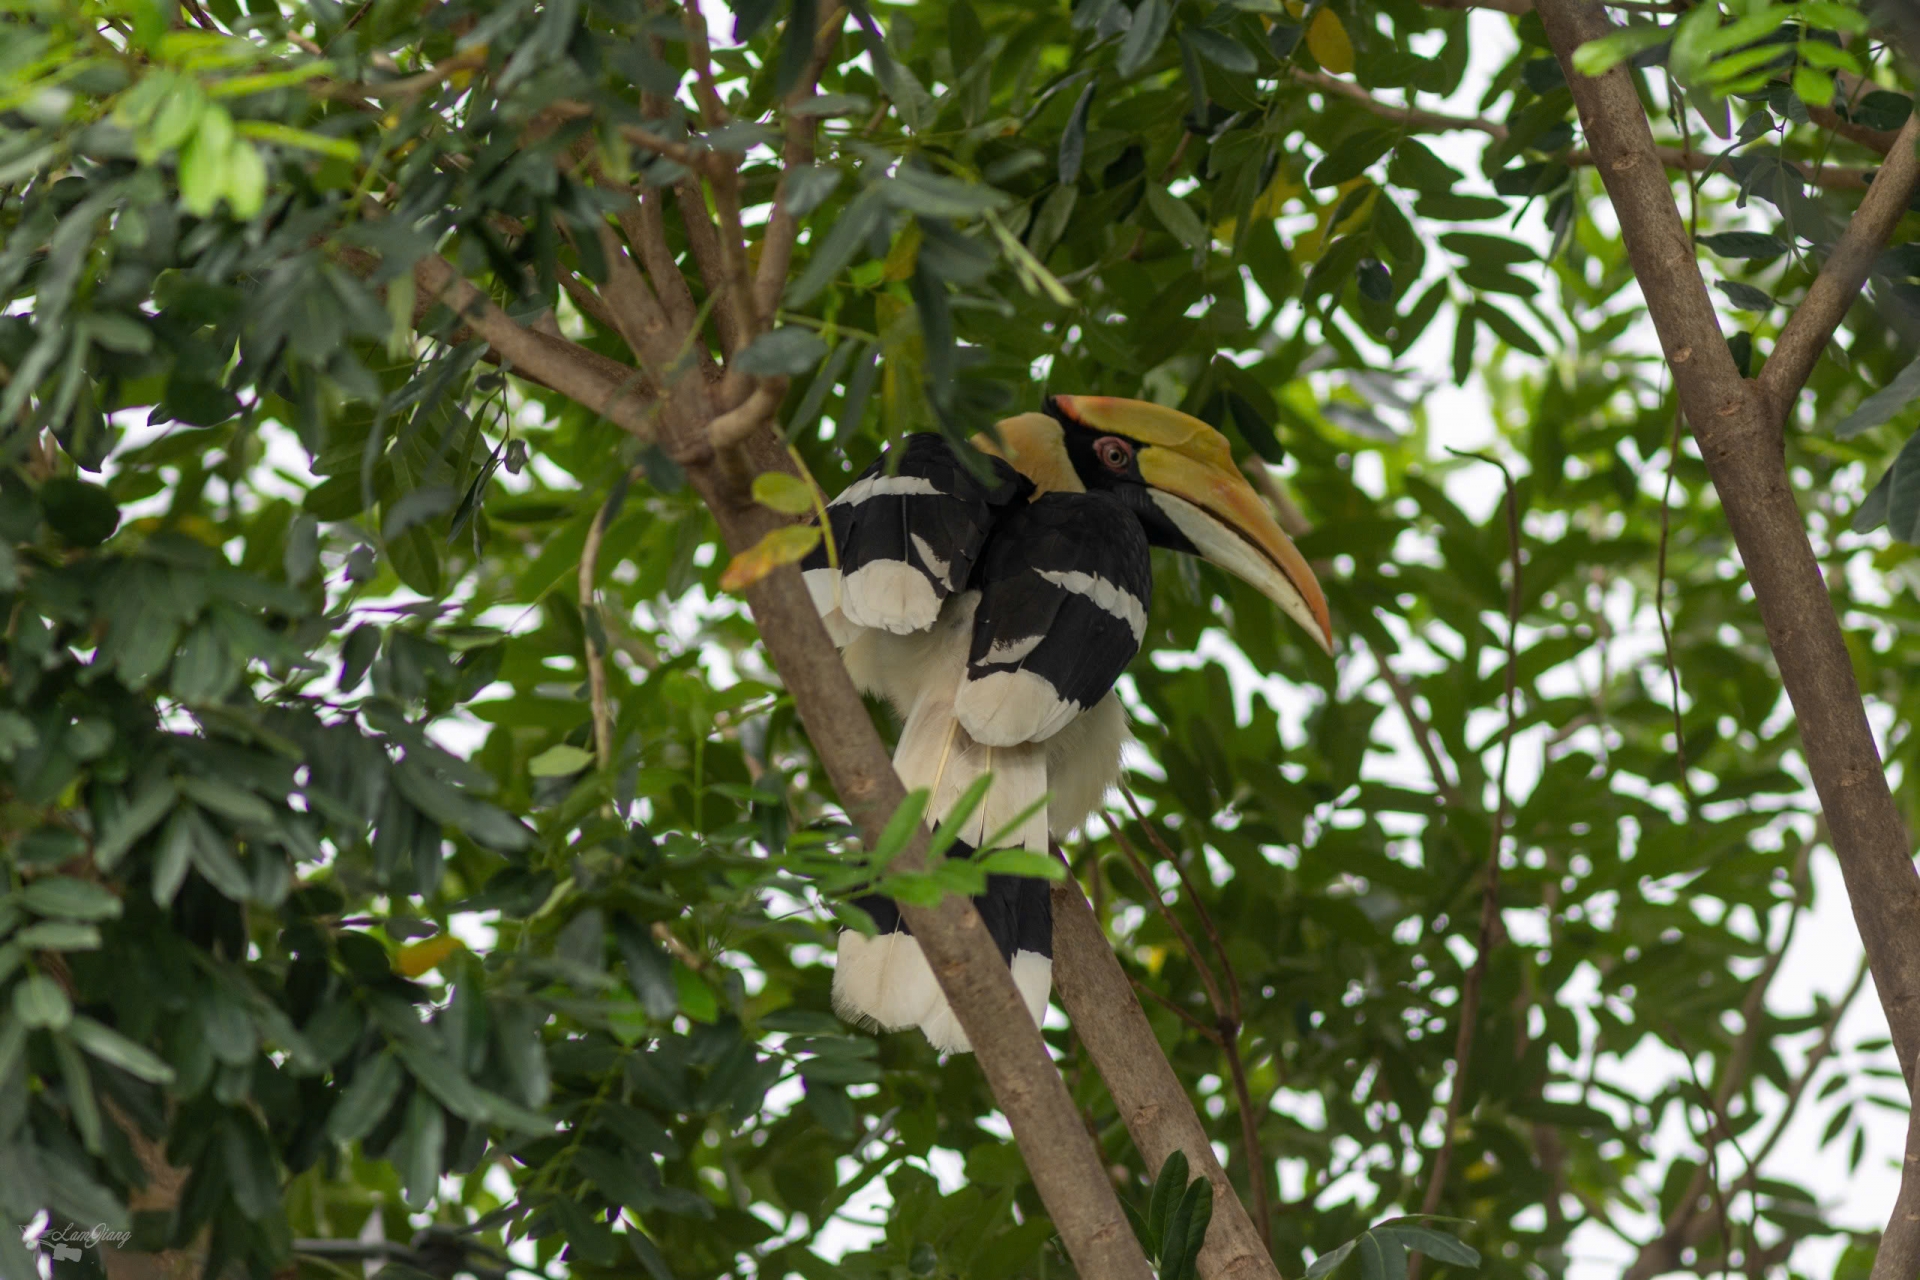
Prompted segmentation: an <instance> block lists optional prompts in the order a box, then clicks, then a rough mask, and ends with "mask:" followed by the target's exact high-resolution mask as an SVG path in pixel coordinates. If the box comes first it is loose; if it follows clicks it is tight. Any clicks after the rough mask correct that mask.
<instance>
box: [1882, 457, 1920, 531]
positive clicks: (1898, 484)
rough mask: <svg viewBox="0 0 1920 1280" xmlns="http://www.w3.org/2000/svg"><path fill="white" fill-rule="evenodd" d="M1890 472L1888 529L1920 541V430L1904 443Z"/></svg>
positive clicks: (1888, 484)
mask: <svg viewBox="0 0 1920 1280" xmlns="http://www.w3.org/2000/svg"><path fill="white" fill-rule="evenodd" d="M1888 475H1889V477H1890V478H1889V479H1888V481H1887V529H1888V531H1889V532H1891V533H1892V534H1893V536H1894V537H1896V538H1898V539H1900V541H1902V542H1911V543H1920V433H1915V435H1914V436H1913V437H1912V438H1911V439H1909V440H1908V441H1907V443H1906V444H1905V445H1903V446H1901V449H1900V453H1899V455H1898V456H1896V457H1895V458H1894V460H1893V466H1892V467H1891V468H1890V469H1889V470H1888Z"/></svg>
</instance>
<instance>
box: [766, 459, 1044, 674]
mask: <svg viewBox="0 0 1920 1280" xmlns="http://www.w3.org/2000/svg"><path fill="white" fill-rule="evenodd" d="M985 461H986V462H987V463H988V465H989V466H990V467H991V478H990V479H984V480H983V479H982V478H980V477H979V476H976V475H975V474H974V473H973V472H971V471H969V470H968V469H967V467H966V465H965V464H964V463H962V462H961V461H960V459H959V457H958V456H956V455H955V453H954V450H953V446H952V445H951V444H949V443H948V442H947V441H946V440H945V439H944V438H942V437H940V436H937V435H933V434H929V433H921V434H916V435H910V436H908V437H906V439H905V440H903V441H901V443H900V444H898V445H895V446H894V447H893V448H891V449H889V450H888V451H887V452H886V453H884V454H882V455H881V456H880V458H879V459H878V460H877V461H875V462H874V464H873V465H872V466H871V467H868V468H867V469H866V471H864V472H862V473H861V475H860V477H859V479H857V480H855V481H854V482H853V483H852V484H850V485H848V486H847V487H846V489H845V490H844V491H842V492H841V494H840V496H838V497H837V498H835V499H834V500H833V501H832V502H830V503H828V504H827V518H828V521H829V524H830V527H831V529H832V532H833V539H834V546H835V548H836V549H837V551H838V553H839V558H840V568H839V572H838V573H837V574H836V573H835V572H834V571H833V570H831V569H829V568H828V566H827V558H826V549H825V546H824V545H822V546H820V547H816V548H815V549H814V550H813V552H812V553H811V554H810V555H809V556H808V557H807V558H806V559H805V560H803V561H802V562H801V568H802V569H803V570H805V571H806V575H807V585H808V587H809V588H810V589H811V590H812V591H813V594H814V600H815V603H817V604H819V605H820V606H821V609H820V611H821V613H822V614H823V615H825V616H827V617H828V619H829V621H830V623H831V621H832V620H833V610H834V609H836V608H837V609H838V610H839V615H840V618H841V619H844V622H845V624H846V625H847V627H848V628H859V627H877V628H879V629H880V630H883V631H891V632H894V633H895V634H900V635H904V634H906V633H908V632H913V631H924V630H925V629H926V628H928V627H930V626H932V625H933V623H934V619H935V618H937V617H939V615H940V606H941V604H943V603H944V602H945V601H946V599H947V597H948V596H950V595H952V594H953V593H954V592H956V591H960V590H963V589H964V588H965V587H966V585H967V580H968V579H969V578H970V577H971V576H972V574H973V566H974V562H975V561H976V560H977V559H978V558H979V555H980V549H981V547H982V546H984V545H985V543H986V541H987V536H988V534H989V533H991V532H992V530H993V527H994V525H995V523H996V521H997V520H998V519H999V517H1000V514H1001V511H1002V510H1003V509H1004V508H1006V507H1007V506H1009V505H1010V504H1014V503H1016V502H1018V501H1019V499H1021V498H1023V497H1025V496H1026V494H1027V493H1028V492H1030V491H1031V485H1030V484H1029V483H1028V482H1027V481H1026V480H1025V479H1024V478H1023V477H1022V476H1021V475H1020V473H1019V472H1017V471H1015V470H1014V469H1013V468H1012V467H1010V466H1008V465H1007V464H1006V463H1005V462H1003V461H1001V460H1000V459H998V458H986V459H985ZM835 639H836V640H837V641H839V642H840V643H841V644H843V645H844V644H845V643H846V640H845V638H843V636H841V635H836V636H835Z"/></svg>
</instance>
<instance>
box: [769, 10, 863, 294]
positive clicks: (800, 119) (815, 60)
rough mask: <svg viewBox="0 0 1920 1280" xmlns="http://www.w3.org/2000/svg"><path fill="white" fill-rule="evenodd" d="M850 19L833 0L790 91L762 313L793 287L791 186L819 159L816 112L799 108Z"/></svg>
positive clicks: (796, 228)
mask: <svg viewBox="0 0 1920 1280" xmlns="http://www.w3.org/2000/svg"><path fill="white" fill-rule="evenodd" d="M846 21H847V10H846V6H845V5H842V4H840V3H839V0H828V3H827V12H826V16H825V19H824V20H823V21H822V22H821V23H820V27H819V29H818V31H816V32H815V33H814V38H813V57H812V59H811V60H810V61H809V62H808V63H807V69H806V72H805V74H803V75H802V76H801V77H800V79H799V81H798V82H797V83H796V84H795V85H794V86H793V89H792V91H791V92H790V93H788V94H787V100H786V122H785V135H786V136H785V145H784V147H783V149H782V151H781V155H780V183H779V185H778V186H777V187H775V188H774V192H773V212H772V213H771V214H769V215H768V217H767V227H766V230H765V231H764V232H762V233H761V236H760V265H759V268H758V270H757V271H756V273H755V275H754V280H753V299H754V309H755V311H757V312H758V313H759V314H760V315H762V316H771V315H773V311H774V308H775V307H776V306H778V305H779V303H780V293H781V291H782V290H784V289H785V288H786V287H787V273H788V271H789V269H790V268H791V267H792V265H793V244H794V241H795V240H796V239H797V238H798V237H799V234H800V223H799V220H798V219H797V218H795V217H794V216H793V213H792V211H791V210H790V209H788V207H787V190H788V187H789V186H790V184H791V182H792V179H793V173H794V171H795V170H796V169H799V168H801V167H802V166H805V165H811V164H812V163H813V156H814V137H815V131H816V130H817V129H818V127H819V123H818V121H817V120H816V119H815V118H814V117H813V116H810V115H803V114H801V113H800V112H799V111H797V110H796V108H797V107H799V106H800V104H801V103H803V102H805V101H806V100H807V99H808V98H809V97H811V96H812V95H813V90H814V86H815V85H817V84H818V83H819V82H820V72H821V71H822V69H824V68H825V67H826V65H827V59H828V58H829V57H831V56H832V55H833V48H834V46H835V45H836V44H838V43H839V41H840V32H841V29H842V28H843V27H844V26H845V25H846Z"/></svg>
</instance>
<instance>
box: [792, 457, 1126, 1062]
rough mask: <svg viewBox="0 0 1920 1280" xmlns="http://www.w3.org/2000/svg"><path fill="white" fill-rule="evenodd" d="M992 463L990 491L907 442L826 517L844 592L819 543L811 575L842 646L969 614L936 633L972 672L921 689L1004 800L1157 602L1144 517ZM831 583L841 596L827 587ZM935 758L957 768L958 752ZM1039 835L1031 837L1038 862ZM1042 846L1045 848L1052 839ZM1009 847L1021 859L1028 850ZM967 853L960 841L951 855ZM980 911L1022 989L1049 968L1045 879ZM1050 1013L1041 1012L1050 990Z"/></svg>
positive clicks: (1017, 882) (887, 927)
mask: <svg viewBox="0 0 1920 1280" xmlns="http://www.w3.org/2000/svg"><path fill="white" fill-rule="evenodd" d="M986 462H987V464H988V466H989V468H990V473H989V475H988V476H987V477H985V478H982V477H981V476H980V475H979V474H977V473H976V472H975V471H973V470H969V469H968V467H967V466H966V465H965V464H963V463H962V462H961V461H960V459H959V458H958V457H957V456H956V454H955V453H954V450H953V446H952V445H950V444H949V443H948V442H947V441H946V440H944V439H942V438H941V437H939V436H936V435H913V436H908V437H907V438H906V439H905V440H904V441H902V442H901V443H900V444H898V445H896V446H894V448H893V449H892V450H891V451H890V452H889V453H888V454H887V455H883V456H882V457H881V458H880V459H879V460H877V461H876V462H875V463H874V464H873V465H872V466H870V467H869V468H868V469H867V470H866V471H865V472H863V473H862V474H861V475H860V476H859V477H858V478H856V479H855V480H854V481H853V482H852V483H851V484H849V485H848V486H847V487H846V489H845V490H844V491H843V492H842V493H841V494H840V495H839V496H838V497H836V498H835V499H834V501H833V502H832V503H830V504H829V506H828V509H827V510H828V517H829V520H830V527H831V532H832V536H833V539H834V545H835V548H836V551H837V554H838V557H839V566H840V568H839V574H838V576H837V578H835V577H834V576H833V575H832V574H830V573H827V572H825V571H826V570H827V568H828V565H827V558H826V553H825V548H824V545H823V546H822V547H820V548H816V549H815V551H814V552H813V554H812V555H810V556H809V557H808V558H807V559H806V560H805V561H803V563H802V568H803V569H805V570H807V571H808V575H809V583H810V585H813V586H814V587H815V588H816V593H817V598H818V599H819V600H820V602H821V605H822V612H823V614H827V615H828V616H829V619H830V625H832V624H833V622H834V621H835V620H836V615H838V616H837V621H838V622H839V630H838V631H837V633H836V640H838V641H839V642H840V643H841V644H842V645H843V647H844V646H846V645H848V644H849V643H853V641H852V640H850V639H849V638H848V637H850V636H851V635H853V634H855V633H856V632H857V631H858V630H859V629H862V628H866V629H872V631H873V632H874V633H878V632H886V633H891V634H892V635H896V636H902V637H905V636H911V635H916V634H920V633H929V632H931V631H932V630H935V629H937V628H936V616H937V615H939V616H945V615H941V611H942V610H943V609H949V610H950V609H962V610H967V611H970V613H964V614H961V615H955V616H954V617H953V619H952V621H951V622H946V621H941V622H939V623H938V627H942V628H944V627H948V626H951V625H967V626H969V629H970V635H968V636H967V637H966V638H965V649H964V652H965V658H964V665H965V670H964V671H960V670H954V671H951V672H934V671H929V672H927V673H925V685H924V686H918V685H916V687H932V686H935V685H941V684H942V681H943V680H944V682H945V684H944V687H946V688H948V689H951V690H953V692H952V693H951V694H949V695H948V696H949V697H950V698H951V703H950V709H949V710H947V711H945V712H943V714H944V715H945V717H946V719H947V721H948V722H957V726H958V730H957V731H962V736H963V737H964V738H966V739H967V740H969V741H971V742H973V743H975V744H978V745H976V747H975V748H974V750H975V752H976V753H977V752H978V751H979V750H980V749H981V748H982V747H984V748H987V749H988V751H987V757H986V758H987V759H988V760H989V761H990V762H991V763H990V764H989V765H988V766H987V767H989V768H991V769H993V770H994V771H995V777H996V784H995V785H996V787H1000V786H1001V785H1002V783H1003V782H1004V783H1005V784H1006V785H1008V786H1009V787H1011V786H1014V785H1017V779H1015V778H1014V776H1013V775H1012V774H1011V773H1010V772H1009V770H1011V769H1014V768H1015V767H1016V766H1017V762H1018V760H1019V759H1020V758H1031V759H1033V760H1034V765H1033V766H1029V767H1040V768H1041V772H1040V774H1039V775H1038V782H1037V785H1038V786H1039V787H1040V788H1042V789H1044V788H1045V787H1046V785H1047V783H1046V780H1045V772H1044V767H1043V766H1040V765H1039V761H1040V757H1038V756H1033V755H1032V753H1033V752H1036V751H1039V752H1042V753H1044V750H1045V748H1044V745H1043V744H1044V743H1046V742H1047V741H1048V740H1049V739H1052V738H1053V736H1054V735H1055V734H1058V733H1059V732H1060V731H1061V730H1062V729H1063V728H1064V727H1065V726H1066V725H1068V724H1069V723H1071V722H1072V721H1074V720H1075V719H1077V718H1078V717H1080V716H1081V715H1082V714H1083V713H1084V712H1086V711H1087V709H1088V708H1091V707H1093V706H1094V705H1095V704H1097V703H1099V702H1101V700H1102V699H1104V698H1106V696H1107V694H1108V693H1109V691H1110V690H1111V689H1112V687H1113V684H1114V682H1115V681H1116V680H1117V679H1118V678H1119V677H1120V675H1121V673H1122V672H1123V671H1124V670H1125V669H1126V666H1127V663H1128V662H1130V661H1131V660H1132V658H1133V656H1134V654H1135V653H1137V652H1138V651H1139V647H1140V643H1141V640H1142V638H1143V635H1144V632H1145V629H1146V614H1147V609H1148V608H1149V606H1150V604H1151V601H1152V590H1153V574H1152V562H1151V558H1150V551H1149V546H1148V538H1147V533H1146V530H1145V529H1144V528H1143V526H1142V522H1141V520H1140V519H1139V517H1138V516H1137V514H1136V513H1135V512H1134V511H1133V510H1132V508H1131V507H1130V506H1129V505H1128V504H1127V503H1126V502H1124V501H1122V500H1121V498H1119V497H1117V496H1116V495H1115V494H1113V493H1111V492H1105V491H1093V492H1085V491H1082V492H1057V491H1056V492H1047V493H1041V494H1038V496H1036V495H1035V486H1034V484H1033V482H1032V481H1030V480H1029V479H1028V478H1027V477H1025V476H1023V475H1022V474H1020V473H1019V472H1018V471H1016V470H1014V469H1013V468H1012V467H1011V466H1009V465H1008V464H1007V463H1006V462H1004V461H1002V460H1000V459H998V458H987V459H986ZM829 582H830V583H831V594H828V590H827V588H826V586H824V585H823V584H826V583H829ZM929 588H930V590H929ZM849 624H851V625H849ZM896 643H897V642H896ZM929 652H931V650H930V651H929ZM941 652H942V657H941V659H940V660H950V661H951V662H952V663H953V664H954V665H955V667H956V668H957V667H958V666H959V665H960V664H961V662H962V658H961V651H960V650H959V649H958V648H956V649H954V650H953V651H952V652H951V656H950V658H948V657H946V656H945V655H946V652H947V651H945V650H942V651H941ZM896 705H899V702H898V699H897V698H896ZM899 709H900V710H901V713H902V715H903V716H909V717H910V714H921V711H920V710H917V709H916V708H914V707H912V706H899ZM1114 715H1115V716H1116V717H1117V716H1118V713H1117V710H1116V711H1115V712H1114ZM1116 732H1120V730H1119V729H1118V721H1117V719H1116ZM905 736H908V735H904V734H903V741H904V737H905ZM1115 749H1116V750H1117V747H1116V748H1115ZM904 750H905V748H904V747H903V751H904ZM996 750H997V751H999V752H1000V754H999V755H998V756H995V755H994V754H993V752H994V751H996ZM1023 752H1024V753H1026V756H1025V757H1022V756H1021V753H1023ZM939 758H940V760H941V761H942V764H941V766H940V767H941V768H947V767H948V765H947V764H946V761H947V759H948V753H947V752H945V751H942V752H940V753H939ZM954 767H959V766H957V765H956V766H954ZM912 772H913V770H912V769H911V768H910V767H905V766H903V768H902V776H903V777H904V778H906V780H907V783H908V785H909V786H914V785H934V786H935V789H936V792H937V791H938V785H937V783H934V782H932V781H931V780H930V779H928V778H922V777H912V776H908V775H909V774H910V773H912ZM929 816H930V817H933V816H937V812H934V813H930V814H929ZM1042 826H1043V827H1044V823H1043V824H1042ZM1035 835H1036V833H1035V832H1034V831H1033V829H1031V828H1029V829H1028V831H1027V836H1026V839H1027V842H1028V847H1030V848H1032V847H1035V846H1034V843H1033V842H1034V839H1035ZM1037 835H1038V842H1039V843H1038V848H1039V849H1041V850H1044V848H1045V833H1044V829H1042V830H1040V831H1039V832H1038V833H1037ZM1008 843H1011V844H1014V845H1019V844H1020V843H1021V838H1020V837H1018V836H1016V837H1015V838H1013V839H1012V840H1010V841H1008ZM972 853H973V847H972V845H971V844H967V843H965V842H962V843H961V844H959V845H956V846H955V849H954V852H953V853H951V854H950V855H949V856H971V855H972ZM855 904H856V905H858V906H859V907H861V908H862V909H864V910H865V911H866V912H867V913H868V915H870V916H871V917H872V918H873V921H874V924H875V927H876V929H877V930H878V932H879V934H880V935H882V936H883V937H884V936H886V935H891V934H894V933H897V932H910V930H907V929H906V926H905V923H904V922H903V921H902V919H901V917H900V912H899V909H898V907H897V906H896V905H895V904H894V903H893V902H892V901H891V900H889V899H887V898H884V897H880V896H875V895H868V896H862V897H859V898H856V899H855ZM974 905H975V907H976V908H977V909H978V911H979V913H980V916H981V919H982V921H983V923H985V925H986V927H987V931H988V933H989V934H990V935H991V936H992V938H993V940H994V943H995V944H996V945H997V946H998V948H999V950H1000V954H1001V956H1002V957H1003V958H1004V959H1006V960H1007V961H1008V962H1009V963H1010V964H1012V965H1013V966H1014V969H1015V974H1016V979H1018V978H1019V977H1020V976H1021V975H1022V965H1023V964H1027V965H1031V964H1032V961H1020V960H1018V959H1017V957H1020V956H1021V955H1022V954H1023V953H1025V954H1028V955H1031V956H1032V957H1033V960H1034V961H1041V960H1044V961H1050V960H1051V957H1052V955H1053V936H1052V935H1053V915H1052V905H1051V901H1050V898H1049V893H1048V885H1047V883H1046V882H1045V881H1044V880H1039V879H1033V878H1028V877H1020V876H1006V875H993V876H991V877H989V880H988V884H987V889H986V892H985V893H984V894H982V895H981V896H979V897H977V898H975V899H974ZM844 955H845V950H844V947H843V957H844ZM1031 980H1032V979H1031V978H1029V981H1031ZM1040 999H1041V1001H1042V1003H1044V991H1042V993H1041V995H1040ZM848 1003H849V1006H850V1012H851V1013H852V1014H853V1015H855V1016H870V1017H873V1018H874V1019H875V1020H877V1021H880V1022H882V1023H883V1024H885V1023H886V1022H887V1021H888V1019H887V1018H886V1017H885V1016H883V1015H881V1014H880V1013H878V1012H877V1011H876V1010H875V1009H873V1008H868V1007H865V1006H863V1005H862V1003H861V1002H859V1001H849V1002H848ZM1036 1016H1038V1013H1037V1011H1036ZM923 1025H924V1024H923ZM934 1034H935V1033H934V1032H933V1031H932V1030H929V1035H930V1037H931V1036H933V1035H934ZM936 1042H937V1041H936Z"/></svg>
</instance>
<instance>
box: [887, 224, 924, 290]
mask: <svg viewBox="0 0 1920 1280" xmlns="http://www.w3.org/2000/svg"><path fill="white" fill-rule="evenodd" d="M919 261H920V224H919V223H917V222H909V223H908V224H907V227H906V230H904V231H902V232H901V233H900V235H899V237H898V238H897V239H895V240H894V242H893V247H892V248H890V249H888V250H887V261H886V266H885V268H884V269H883V270H882V271H881V273H880V278H881V279H883V280H905V279H906V278H907V277H908V276H910V275H912V274H913V268H914V266H915V264H917V263H918V262H919Z"/></svg>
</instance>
